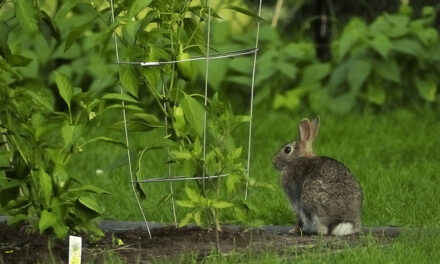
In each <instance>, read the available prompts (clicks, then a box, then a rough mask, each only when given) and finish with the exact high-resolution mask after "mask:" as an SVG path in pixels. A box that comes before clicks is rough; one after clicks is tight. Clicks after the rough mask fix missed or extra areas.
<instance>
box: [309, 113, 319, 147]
mask: <svg viewBox="0 0 440 264" xmlns="http://www.w3.org/2000/svg"><path fill="white" fill-rule="evenodd" d="M319 120H320V118H319V115H317V116H316V117H315V118H313V120H312V121H311V122H310V140H311V141H313V140H314V139H315V138H316V136H317V135H318V129H319Z"/></svg>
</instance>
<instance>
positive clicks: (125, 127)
mask: <svg viewBox="0 0 440 264" xmlns="http://www.w3.org/2000/svg"><path fill="white" fill-rule="evenodd" d="M110 5H111V10H112V23H113V24H114V23H115V13H114V9H113V0H110ZM114 36H115V51H116V61H117V62H118V63H119V51H118V39H117V36H116V33H114ZM120 88H121V94H123V93H124V91H123V89H122V85H121V86H120ZM121 104H122V115H123V117H124V131H125V145H126V147H127V157H128V169H129V172H130V181H131V188H132V189H133V194H134V197H135V198H136V202H137V204H138V206H139V210H140V211H141V214H142V218H143V219H144V222H145V226H146V227H147V231H148V236H149V237H150V238H151V237H152V236H151V232H150V227H149V226H148V222H147V218H146V217H145V214H144V211H143V210H142V205H141V202H140V200H139V197H138V196H137V194H136V187H135V184H136V183H135V182H134V177H133V170H132V168H131V157H130V145H129V141H128V128H127V117H126V114H125V108H124V107H125V103H124V101H122V102H121Z"/></svg>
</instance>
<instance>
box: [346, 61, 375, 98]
mask: <svg viewBox="0 0 440 264" xmlns="http://www.w3.org/2000/svg"><path fill="white" fill-rule="evenodd" d="M370 71H371V62H370V61H368V60H362V59H354V60H352V61H351V62H350V64H349V66H348V76H347V81H348V84H349V85H350V88H351V89H352V91H353V92H355V93H356V92H358V91H359V89H360V88H361V87H362V85H363V84H364V82H365V80H366V79H367V77H368V75H370Z"/></svg>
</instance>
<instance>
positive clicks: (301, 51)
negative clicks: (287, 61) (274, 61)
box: [280, 41, 316, 60]
mask: <svg viewBox="0 0 440 264" xmlns="http://www.w3.org/2000/svg"><path fill="white" fill-rule="evenodd" d="M280 52H281V53H282V54H283V55H285V56H286V57H287V58H292V59H297V60H309V59H314V58H315V56H316V55H315V46H314V44H313V43H311V42H305V41H303V42H299V43H289V44H287V45H286V46H284V47H283V48H282V49H281V50H280Z"/></svg>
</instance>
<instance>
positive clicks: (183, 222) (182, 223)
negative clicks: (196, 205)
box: [179, 212, 193, 228]
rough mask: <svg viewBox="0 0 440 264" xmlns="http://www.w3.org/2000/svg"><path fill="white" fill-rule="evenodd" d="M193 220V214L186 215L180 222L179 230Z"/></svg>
mask: <svg viewBox="0 0 440 264" xmlns="http://www.w3.org/2000/svg"><path fill="white" fill-rule="evenodd" d="M191 218H193V213H191V212H190V213H187V214H186V215H185V217H184V218H183V219H182V220H181V221H180V223H179V228H181V227H184V226H186V225H187V224H188V223H189V221H190V220H191Z"/></svg>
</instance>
